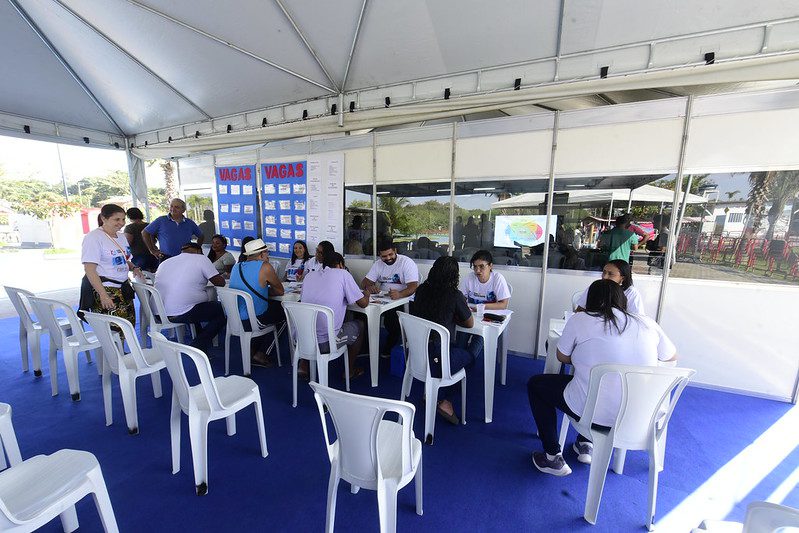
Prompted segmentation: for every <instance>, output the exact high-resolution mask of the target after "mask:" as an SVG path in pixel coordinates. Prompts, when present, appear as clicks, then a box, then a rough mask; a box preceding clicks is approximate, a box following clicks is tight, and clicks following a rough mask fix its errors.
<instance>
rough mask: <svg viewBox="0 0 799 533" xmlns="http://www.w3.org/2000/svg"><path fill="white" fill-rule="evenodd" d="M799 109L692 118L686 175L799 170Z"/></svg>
mask: <svg viewBox="0 0 799 533" xmlns="http://www.w3.org/2000/svg"><path fill="white" fill-rule="evenodd" d="M797 124H799V108H793V109H780V110H775V111H757V112H746V113H735V114H728V115H714V116H700V117H694V118H692V119H691V126H690V132H689V137H688V147H687V150H686V161H685V171H686V173H706V172H725V171H753V170H770V169H773V170H777V169H780V170H786V169H792V168H799V150H797V146H799V128H797V127H796V125H797Z"/></svg>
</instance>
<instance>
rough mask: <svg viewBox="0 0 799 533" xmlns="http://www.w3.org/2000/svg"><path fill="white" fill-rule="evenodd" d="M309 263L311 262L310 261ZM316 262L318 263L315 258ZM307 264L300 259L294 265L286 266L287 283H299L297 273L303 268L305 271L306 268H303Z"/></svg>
mask: <svg viewBox="0 0 799 533" xmlns="http://www.w3.org/2000/svg"><path fill="white" fill-rule="evenodd" d="M308 261H310V259H309V260H308ZM314 261H316V258H314ZM305 263H306V261H303V260H302V258H300V257H298V258H297V259H295V260H294V262H293V263H291V264H290V265H286V281H297V272H298V271H299V270H300V268H301V267H302V268H303V270H305V267H303V265H304V264H305Z"/></svg>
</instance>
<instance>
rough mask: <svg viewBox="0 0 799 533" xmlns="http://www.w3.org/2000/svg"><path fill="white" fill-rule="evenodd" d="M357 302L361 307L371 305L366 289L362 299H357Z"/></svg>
mask: <svg viewBox="0 0 799 533" xmlns="http://www.w3.org/2000/svg"><path fill="white" fill-rule="evenodd" d="M355 303H356V304H358V307H360V308H361V309H363V308H364V307H366V306H367V305H369V293H368V292H367V291H366V289H364V290H363V297H362V298H361V299H360V300H356V301H355Z"/></svg>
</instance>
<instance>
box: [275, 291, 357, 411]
mask: <svg viewBox="0 0 799 533" xmlns="http://www.w3.org/2000/svg"><path fill="white" fill-rule="evenodd" d="M283 309H285V310H286V320H287V321H288V330H289V343H290V344H291V372H292V374H291V375H292V379H293V382H294V388H293V389H292V393H293V396H292V402H291V405H292V406H293V407H297V377H298V376H297V374H298V368H299V364H300V359H306V360H307V361H308V362H309V363H316V364H315V365H314V364H310V365H309V366H310V367H311V372H312V374H311V377H312V378H313V377H314V374H313V372H314V370H315V371H316V372H318V373H319V383H320V384H322V385H324V386H325V387H326V386H327V383H328V366H329V363H330V361H333V360H334V359H338V358H339V357H341V356H342V355H343V356H344V382H345V385H346V388H347V390H350V363H349V358H348V357H347V356H346V355H345V354H346V353H347V347H346V346H342V347H341V348H339V347H337V346H336V332H335V331H334V330H333V323H334V322H333V310H332V309H330V308H329V307H325V306H324V305H317V304H308V303H301V302H286V301H284V302H283ZM320 314H321V315H323V316H324V317H325V320H326V321H327V338H328V346H329V347H330V352H329V353H322V352H321V350H320V349H319V339H318V338H317V334H316V320H317V318H318V317H319V315H320Z"/></svg>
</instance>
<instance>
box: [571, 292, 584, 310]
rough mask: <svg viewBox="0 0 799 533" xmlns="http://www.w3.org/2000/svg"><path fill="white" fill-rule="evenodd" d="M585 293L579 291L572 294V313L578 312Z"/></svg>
mask: <svg viewBox="0 0 799 533" xmlns="http://www.w3.org/2000/svg"><path fill="white" fill-rule="evenodd" d="M584 292H585V291H584V290H583V291H577V292H575V293H574V294H572V311H577V307H578V305H579V304H580V297H581V296H582V295H583V293H584Z"/></svg>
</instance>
